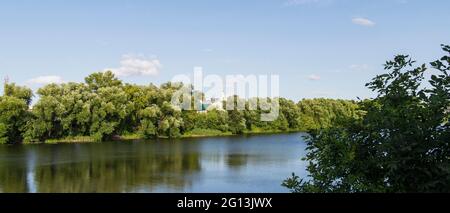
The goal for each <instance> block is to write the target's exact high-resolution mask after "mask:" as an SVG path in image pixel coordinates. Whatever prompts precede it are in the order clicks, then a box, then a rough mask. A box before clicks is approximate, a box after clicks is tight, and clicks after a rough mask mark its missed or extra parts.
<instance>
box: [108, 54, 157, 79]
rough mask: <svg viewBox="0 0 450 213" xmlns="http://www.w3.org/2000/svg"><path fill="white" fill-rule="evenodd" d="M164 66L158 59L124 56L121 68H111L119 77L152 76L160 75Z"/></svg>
mask: <svg viewBox="0 0 450 213" xmlns="http://www.w3.org/2000/svg"><path fill="white" fill-rule="evenodd" d="M161 67H162V65H161V63H160V62H159V60H157V59H153V58H145V57H142V56H131V55H124V56H123V57H122V60H121V61H120V67H119V68H109V69H106V70H109V71H111V72H113V73H114V74H116V75H117V76H123V77H129V76H150V75H158V74H159V71H160V69H161Z"/></svg>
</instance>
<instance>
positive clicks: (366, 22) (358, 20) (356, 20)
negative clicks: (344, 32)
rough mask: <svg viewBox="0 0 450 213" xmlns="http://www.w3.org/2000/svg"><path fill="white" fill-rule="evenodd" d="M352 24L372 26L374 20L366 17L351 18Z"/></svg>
mask: <svg viewBox="0 0 450 213" xmlns="http://www.w3.org/2000/svg"><path fill="white" fill-rule="evenodd" d="M352 22H353V24H356V25H360V26H364V27H373V26H375V24H376V23H375V22H373V21H371V20H369V19H366V18H353V19H352Z"/></svg>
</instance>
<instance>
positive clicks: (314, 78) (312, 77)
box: [308, 74, 321, 81]
mask: <svg viewBox="0 0 450 213" xmlns="http://www.w3.org/2000/svg"><path fill="white" fill-rule="evenodd" d="M308 79H309V80H311V81H318V80H320V79H321V77H320V76H318V75H314V74H313V75H310V76H308Z"/></svg>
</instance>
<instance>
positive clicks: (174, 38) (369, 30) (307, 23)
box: [0, 0, 450, 100]
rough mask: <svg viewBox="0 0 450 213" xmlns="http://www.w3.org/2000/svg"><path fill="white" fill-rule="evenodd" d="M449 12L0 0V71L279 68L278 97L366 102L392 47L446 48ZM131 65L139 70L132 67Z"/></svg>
mask: <svg viewBox="0 0 450 213" xmlns="http://www.w3.org/2000/svg"><path fill="white" fill-rule="evenodd" d="M449 8H450V1H446V0H442V1H439V0H436V1H425V0H376V1H375V0H259V1H258V0H227V1H225V0H223V1H219V0H215V1H212V0H190V1H182V0H179V1H173V0H164V1H163V0H161V1H152V0H127V1H125V0H89V1H88V0H77V1H75V0H73V1H68V0H40V1H35V0H2V1H1V2H0V75H1V77H2V78H3V77H4V76H9V78H10V80H11V81H13V82H17V83H18V84H21V85H28V86H30V87H32V88H37V87H40V86H42V84H43V83H45V82H48V81H51V82H60V81H65V82H67V81H82V80H83V78H84V77H85V76H87V75H88V74H90V73H92V72H95V71H102V70H105V69H106V68H113V69H115V70H116V71H119V72H121V73H123V74H124V75H123V76H121V77H120V78H121V79H122V80H124V81H125V82H132V83H138V84H148V83H156V84H160V83H163V82H166V81H169V80H170V79H172V77H173V76H174V75H176V74H182V73H192V69H193V67H194V66H202V67H203V69H204V71H205V73H206V74H208V73H211V74H221V75H228V74H244V75H247V74H279V75H280V86H281V88H280V89H281V91H280V92H281V96H284V97H288V98H291V99H294V100H300V99H302V98H313V97H330V98H346V99H354V98H356V97H362V98H366V97H371V96H372V95H373V94H372V93H371V92H370V91H369V90H368V89H366V88H365V87H364V84H365V83H366V82H368V81H369V80H370V79H371V78H372V77H374V76H375V75H376V74H380V73H381V72H383V67H382V64H383V63H384V62H385V61H386V60H388V59H390V58H392V57H393V56H394V55H395V54H399V53H403V54H411V55H412V56H414V57H415V58H416V59H417V60H418V61H420V62H427V61H431V60H434V59H436V58H437V57H438V56H440V55H441V52H440V48H439V45H440V44H442V43H449V42H450V40H449V39H450V27H449V26H450V13H449V12H448V9H449ZM121 62H122V65H121ZM133 63H138V64H139V65H140V66H144V67H145V68H146V69H145V70H144V71H143V72H131V73H130V72H129V71H130V70H129V69H127V68H126V65H127V64H128V65H130V64H133ZM124 66H125V67H124ZM130 66H132V65H130ZM121 67H122V68H121ZM131 71H133V70H131ZM134 71H136V70H134Z"/></svg>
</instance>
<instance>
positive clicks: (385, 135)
mask: <svg viewBox="0 0 450 213" xmlns="http://www.w3.org/2000/svg"><path fill="white" fill-rule="evenodd" d="M443 49H444V51H445V53H446V55H445V56H443V57H442V58H441V59H440V60H437V61H435V62H432V63H431V67H432V68H433V70H432V72H429V74H430V76H431V77H430V79H429V80H428V84H426V83H424V81H425V79H426V76H427V74H428V72H427V71H428V69H427V66H426V65H425V64H423V65H421V66H418V67H414V63H415V62H414V61H412V60H411V59H410V57H409V56H404V55H399V56H396V57H395V59H394V60H393V61H388V62H387V63H386V65H385V68H386V70H387V71H388V73H387V74H383V75H379V76H377V77H375V78H374V79H373V81H372V82H370V83H368V84H367V86H368V88H370V89H371V90H373V91H375V92H377V93H378V96H377V98H375V99H373V100H366V101H361V102H360V103H359V106H360V108H361V109H362V110H364V111H365V112H366V113H365V115H364V116H362V117H361V118H359V119H358V118H357V119H348V120H345V121H343V122H342V124H343V125H341V126H332V127H330V128H323V129H320V130H319V131H312V132H311V134H310V136H309V137H308V138H307V139H308V150H309V153H308V155H307V157H306V158H305V160H307V161H309V166H308V171H309V173H310V177H309V178H307V179H304V180H302V179H300V178H299V177H298V176H295V174H294V175H293V177H292V178H290V179H288V180H286V181H285V182H284V184H283V185H284V186H286V187H288V188H290V189H291V190H292V191H293V192H450V153H449V152H450V147H449V142H450V123H449V118H450V115H449V114H450V108H449V107H450V46H443ZM328 127H329V126H328Z"/></svg>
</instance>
